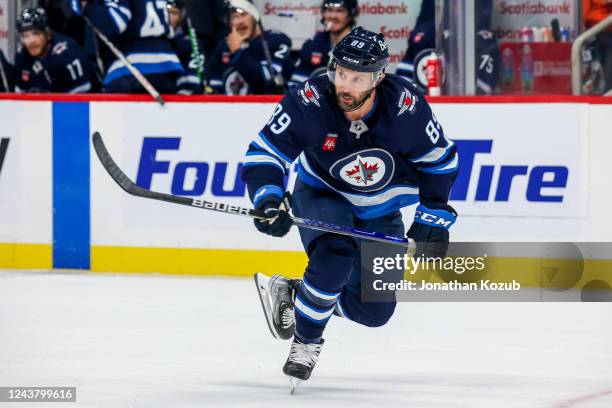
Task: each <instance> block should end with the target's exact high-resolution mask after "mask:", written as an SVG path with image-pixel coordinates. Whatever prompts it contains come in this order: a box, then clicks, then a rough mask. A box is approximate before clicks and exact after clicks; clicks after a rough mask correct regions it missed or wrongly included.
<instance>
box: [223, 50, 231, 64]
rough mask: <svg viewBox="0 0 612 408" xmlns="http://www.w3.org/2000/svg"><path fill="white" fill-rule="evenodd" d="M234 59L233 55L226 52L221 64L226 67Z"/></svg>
mask: <svg viewBox="0 0 612 408" xmlns="http://www.w3.org/2000/svg"><path fill="white" fill-rule="evenodd" d="M231 59H232V55H231V54H230V53H229V52H227V51H225V52H224V53H223V54H221V62H223V63H224V64H225V65H227V64H229V63H230V61H231Z"/></svg>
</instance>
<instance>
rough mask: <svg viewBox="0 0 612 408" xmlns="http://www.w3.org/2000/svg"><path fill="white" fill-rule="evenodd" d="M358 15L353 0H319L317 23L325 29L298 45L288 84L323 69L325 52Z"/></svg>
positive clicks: (346, 32)
mask: <svg viewBox="0 0 612 408" xmlns="http://www.w3.org/2000/svg"><path fill="white" fill-rule="evenodd" d="M358 15H359V8H358V4H357V0H323V3H322V4H321V23H322V24H323V26H324V27H325V30H324V31H322V32H319V33H317V34H316V35H315V36H314V38H312V39H310V40H308V41H306V42H305V43H304V45H302V49H301V50H300V59H299V61H298V64H297V67H296V68H295V71H294V72H293V75H292V76H291V81H290V82H289V85H290V86H297V85H299V84H300V83H301V82H303V81H305V80H307V79H308V78H310V77H312V76H316V75H319V74H324V73H325V70H326V69H327V63H328V62H329V53H330V52H331V50H332V48H334V46H335V45H336V44H338V42H340V40H341V39H343V38H344V36H346V35H347V34H348V33H349V32H350V31H351V28H352V27H353V26H354V25H355V20H356V19H357V16H358Z"/></svg>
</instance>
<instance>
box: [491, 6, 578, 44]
mask: <svg viewBox="0 0 612 408" xmlns="http://www.w3.org/2000/svg"><path fill="white" fill-rule="evenodd" d="M577 3H578V2H576V1H569V0H493V16H492V23H491V26H492V27H491V30H492V31H493V32H494V33H495V35H496V36H497V38H498V39H500V40H502V41H520V39H521V28H522V27H529V28H533V27H538V28H541V27H549V28H550V22H551V21H552V20H553V19H557V20H559V25H560V26H561V27H569V29H570V32H571V33H572V38H575V36H576V32H577V27H576V17H577V15H578V7H577Z"/></svg>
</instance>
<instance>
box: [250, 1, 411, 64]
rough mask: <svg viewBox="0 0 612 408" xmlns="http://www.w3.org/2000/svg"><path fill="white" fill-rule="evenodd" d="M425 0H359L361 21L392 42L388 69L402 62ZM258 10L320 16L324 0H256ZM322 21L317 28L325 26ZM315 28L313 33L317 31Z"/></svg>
mask: <svg viewBox="0 0 612 408" xmlns="http://www.w3.org/2000/svg"><path fill="white" fill-rule="evenodd" d="M421 2H422V0H402V1H400V2H398V1H393V0H378V1H360V2H359V6H358V8H359V17H358V21H357V22H358V24H359V25H360V26H363V27H364V28H367V29H368V30H372V31H377V32H382V33H383V34H384V35H385V38H386V39H387V43H388V44H389V53H390V54H391V55H390V63H391V66H390V67H389V69H388V71H389V72H395V64H397V63H398V62H400V61H401V60H402V58H403V57H404V54H405V52H406V47H407V46H408V37H409V36H410V30H412V28H414V25H415V23H416V19H417V16H418V15H419V11H420V9H421ZM254 3H255V5H256V6H257V8H258V9H259V10H263V16H264V24H265V17H266V16H269V15H279V14H291V13H304V12H306V13H308V12H311V13H313V14H314V15H316V16H317V21H318V20H319V18H320V10H321V0H303V1H297V2H296V1H291V0H267V1H266V0H254ZM322 29H323V26H322V25H321V24H318V25H317V28H316V30H322ZM314 33H315V30H314V29H313V32H312V34H313V35H314Z"/></svg>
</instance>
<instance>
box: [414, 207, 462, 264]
mask: <svg viewBox="0 0 612 408" xmlns="http://www.w3.org/2000/svg"><path fill="white" fill-rule="evenodd" d="M437 207H439V208H436V209H430V208H428V207H426V206H425V205H423V204H420V205H419V206H418V207H417V209H416V211H415V213H414V222H413V223H412V225H411V226H410V229H409V230H408V232H407V233H406V236H407V237H408V238H412V239H413V240H414V241H415V242H416V252H415V256H417V257H419V256H421V255H423V256H424V257H425V258H444V257H445V256H446V253H447V252H448V241H449V234H448V229H449V228H450V227H451V225H453V223H454V222H455V220H456V219H457V212H456V211H455V210H454V209H453V207H451V206H450V205H446V204H444V205H440V206H437Z"/></svg>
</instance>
